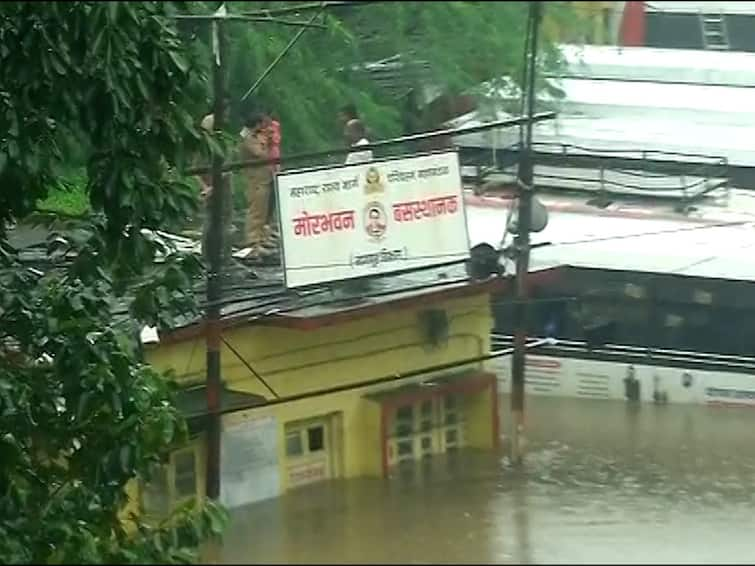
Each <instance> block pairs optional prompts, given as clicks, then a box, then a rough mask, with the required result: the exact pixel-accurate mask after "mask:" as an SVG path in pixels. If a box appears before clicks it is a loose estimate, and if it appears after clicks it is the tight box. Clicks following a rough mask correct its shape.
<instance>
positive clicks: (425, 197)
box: [277, 151, 469, 288]
mask: <svg viewBox="0 0 755 566" xmlns="http://www.w3.org/2000/svg"><path fill="white" fill-rule="evenodd" d="M277 191H278V195H279V196H280V200H279V202H280V206H279V211H280V218H281V237H282V244H283V266H284V273H285V278H286V286H287V287H289V288H291V287H301V286H304V285H312V284H316V283H322V282H326V281H338V280H342V279H351V278H354V277H366V276H370V275H377V274H381V273H389V272H393V271H401V270H404V269H411V268H415V267H424V266H429V265H435V264H441V263H446V262H450V261H455V260H463V259H466V258H467V257H469V237H468V235H467V226H466V217H465V214H464V200H463V198H462V186H461V176H460V170H459V158H458V155H457V153H456V152H455V151H449V152H444V153H434V154H429V155H418V156H414V157H408V158H401V159H386V160H381V161H371V162H367V163H360V164H355V165H344V166H338V167H330V168H327V169H314V170H308V171H294V172H291V173H282V174H280V175H278V177H277Z"/></svg>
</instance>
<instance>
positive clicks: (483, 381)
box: [380, 370, 499, 477]
mask: <svg viewBox="0 0 755 566" xmlns="http://www.w3.org/2000/svg"><path fill="white" fill-rule="evenodd" d="M430 379H432V378H430ZM486 389H490V393H491V395H492V396H493V410H492V414H493V416H492V418H493V423H492V425H493V447H494V448H497V447H498V442H499V424H498V422H499V421H498V378H497V376H496V374H494V373H490V372H486V371H477V370H472V371H470V372H468V373H467V374H465V376H463V377H459V378H458V379H456V380H453V381H449V382H447V383H441V384H438V385H437V386H435V387H428V388H427V389H424V390H423V389H420V390H413V391H408V392H407V393H405V394H403V395H396V396H395V397H390V398H386V399H385V400H383V401H380V446H381V447H382V457H383V477H388V469H389V466H388V421H389V416H390V414H391V413H392V412H394V411H395V410H396V408H397V407H400V406H402V405H414V404H415V403H420V402H422V401H427V400H429V399H435V398H437V397H442V396H444V395H447V394H449V393H461V394H463V395H472V394H474V393H479V392H482V391H485V390H486Z"/></svg>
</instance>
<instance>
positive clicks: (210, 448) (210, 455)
mask: <svg viewBox="0 0 755 566" xmlns="http://www.w3.org/2000/svg"><path fill="white" fill-rule="evenodd" d="M224 13H225V4H224V5H222V6H221V7H220V9H219V10H218V15H220V14H224ZM212 51H213V57H212V86H213V97H214V108H213V129H214V131H215V132H216V133H217V132H222V131H223V128H224V127H225V112H226V108H225V99H226V93H225V54H226V50H225V29H224V22H223V20H221V19H215V20H213V22H212ZM223 184H224V179H223V155H222V154H220V153H218V152H216V153H215V154H214V155H213V156H212V193H211V194H210V200H209V209H210V210H209V212H210V214H209V222H210V226H209V231H208V235H207V248H208V250H207V259H208V263H209V270H208V273H207V312H206V318H205V324H206V328H205V332H206V339H207V380H206V394H207V413H208V418H207V475H206V481H207V483H206V487H205V489H206V493H207V497H210V498H211V499H218V498H219V497H220V432H221V415H220V395H221V389H222V382H221V361H220V344H221V329H220V299H221V298H222V293H223V279H222V278H223V249H224V242H223V239H224V237H225V235H224V233H223V232H224V230H223V200H224V199H225V198H227V197H228V195H226V194H225V192H226V191H225V189H226V187H224V186H223Z"/></svg>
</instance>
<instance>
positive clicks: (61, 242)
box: [0, 2, 224, 563]
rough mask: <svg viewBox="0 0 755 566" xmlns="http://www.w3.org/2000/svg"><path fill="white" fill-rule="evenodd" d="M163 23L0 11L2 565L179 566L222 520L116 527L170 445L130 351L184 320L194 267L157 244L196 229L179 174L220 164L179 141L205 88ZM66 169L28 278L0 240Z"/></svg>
mask: <svg viewBox="0 0 755 566" xmlns="http://www.w3.org/2000/svg"><path fill="white" fill-rule="evenodd" d="M179 8H181V6H180V5H177V4H175V3H170V2H109V3H99V2H62V3H57V2H6V3H3V4H2V6H1V7H0V132H2V134H0V561H2V562H4V563H25V562H35V563H48V562H65V563H69V562H70V563H73V562H75V563H79V562H80V561H81V562H87V563H93V562H105V563H114V562H130V563H145V562H187V561H191V560H192V559H193V558H194V557H195V553H196V551H197V548H198V546H199V544H200V543H201V542H202V541H203V540H205V539H206V538H207V537H208V536H209V535H211V534H217V533H219V532H220V531H221V528H222V524H223V521H224V514H223V512H222V511H221V510H220V509H219V508H217V507H215V506H214V505H208V504H205V503H204V502H190V503H189V504H187V505H185V506H183V507H181V508H180V509H178V510H176V511H175V513H174V514H173V515H172V516H171V517H169V518H167V519H166V521H165V522H163V523H161V524H159V525H149V524H148V523H146V522H145V521H144V519H142V518H140V517H139V516H135V517H133V518H131V520H130V521H129V522H124V521H123V517H122V515H121V513H122V511H123V510H124V508H125V507H126V505H127V503H128V495H127V491H126V488H127V485H128V484H129V482H130V481H132V480H137V479H148V478H149V477H150V470H151V469H152V468H153V466H154V465H155V464H158V463H160V462H162V461H164V459H165V458H166V456H167V454H168V452H169V450H170V449H171V447H173V446H175V445H176V444H177V443H180V442H181V441H182V440H183V439H184V438H185V434H186V425H185V422H184V421H183V419H182V417H181V416H180V415H179V414H178V412H177V410H176V409H175V407H174V405H173V397H174V391H173V387H172V385H171V382H170V380H169V379H168V376H164V375H159V374H158V373H157V372H155V371H154V370H152V369H151V368H150V367H148V366H147V365H145V364H144V363H142V362H141V361H139V355H138V342H137V339H136V331H137V330H138V329H139V328H140V326H141V325H142V324H145V323H146V324H158V325H160V326H165V325H170V324H172V322H173V320H172V317H173V316H174V315H177V314H181V313H186V312H191V311H193V309H194V304H193V300H192V294H191V278H192V277H194V276H196V275H197V273H198V271H199V268H200V265H199V264H198V262H197V261H196V260H194V259H192V258H191V257H187V256H184V255H182V254H180V253H178V251H177V250H176V249H175V248H173V247H172V246H170V245H169V244H168V243H166V242H165V241H164V240H163V239H161V238H160V237H159V236H158V235H157V231H158V230H170V229H174V228H176V227H178V226H180V225H182V224H183V223H184V222H185V220H186V218H187V217H188V216H190V215H192V214H194V212H195V210H196V198H195V194H194V190H193V188H192V185H191V183H190V182H189V181H188V180H187V179H185V178H183V177H181V175H180V174H179V173H178V171H179V170H180V169H181V168H183V167H184V166H185V164H186V163H187V161H188V160H189V158H190V157H191V156H192V155H194V154H195V152H196V151H204V150H206V149H207V148H208V146H212V147H213V148H214V149H215V150H217V147H218V146H217V144H214V143H211V140H210V138H209V137H208V136H207V135H206V134H204V133H202V132H200V131H198V129H197V128H196V125H195V122H196V116H197V113H198V112H199V108H198V106H197V102H199V103H201V102H202V100H203V98H204V96H205V90H204V89H205V80H204V77H203V76H202V73H201V72H200V70H199V68H198V67H197V64H196V63H197V59H196V56H195V53H194V52H193V51H192V50H191V49H190V47H189V46H187V45H186V44H185V43H184V42H183V41H182V38H181V36H180V35H179V33H178V31H177V29H176V25H175V21H174V19H173V18H172V16H173V15H174V14H175V13H176V11H177V10H178V9H179ZM72 140H77V141H80V142H81V146H79V147H78V148H76V153H77V154H79V155H78V156H76V155H72V154H71V153H70V152H71V146H72V143H71V141H72ZM82 154H83V159H84V162H85V166H86V178H85V182H86V195H87V198H88V200H89V212H88V214H87V215H86V216H84V217H81V218H78V219H75V220H65V219H60V218H56V217H54V216H48V217H45V218H44V220H45V222H46V223H47V225H48V226H49V227H50V228H52V229H53V232H52V235H51V237H50V238H49V241H48V246H47V250H46V252H45V253H43V257H42V258H37V263H39V262H41V263H43V264H44V265H45V266H46V267H45V268H44V269H42V270H39V269H37V268H36V267H32V266H30V265H29V264H28V262H27V259H28V258H26V257H25V256H24V255H23V254H19V253H18V250H16V249H14V248H13V247H12V246H11V245H10V243H9V240H8V232H7V229H6V223H7V222H8V221H13V220H18V221H23V220H24V219H25V218H26V217H27V215H28V214H29V213H30V212H32V211H34V210H35V208H36V206H37V203H38V202H39V201H40V199H44V198H45V197H46V196H47V195H48V193H49V191H50V189H51V188H54V187H56V185H57V183H58V182H59V180H60V178H61V173H62V172H63V171H65V169H66V168H67V167H68V166H69V164H70V160H71V159H74V158H76V157H79V158H82ZM19 231H20V230H18V231H16V233H18V232H19ZM156 259H160V260H161V261H160V262H159V264H156V263H155V260H156ZM37 267H38V265H37ZM119 309H120V314H121V316H120V317H118V316H117V315H118V311H119Z"/></svg>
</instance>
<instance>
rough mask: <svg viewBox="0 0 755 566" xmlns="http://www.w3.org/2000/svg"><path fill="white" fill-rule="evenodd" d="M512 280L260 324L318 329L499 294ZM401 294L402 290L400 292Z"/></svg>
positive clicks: (280, 317)
mask: <svg viewBox="0 0 755 566" xmlns="http://www.w3.org/2000/svg"><path fill="white" fill-rule="evenodd" d="M509 283H510V281H509V279H489V280H488V281H481V282H477V283H469V284H467V285H460V286H458V287H452V288H448V289H441V290H438V291H434V292H428V293H427V294H424V293H423V294H420V295H412V296H409V297H405V298H402V299H395V300H392V301H386V302H384V303H376V304H371V305H364V306H360V307H355V308H351V309H349V310H342V311H337V312H333V313H328V314H323V315H320V316H311V317H307V316H303V315H301V314H297V312H296V311H293V312H291V313H282V314H274V315H272V316H270V317H268V318H266V319H263V320H261V321H260V322H258V323H257V324H259V325H264V326H278V327H284V328H294V329H296V330H316V329H318V328H322V327H324V326H334V325H336V324H343V323H347V322H352V321H354V320H359V319H362V318H371V317H374V316H378V315H381V314H386V313H389V312H395V311H397V310H403V309H405V308H411V307H414V306H417V304H418V303H419V301H420V300H421V303H422V305H427V304H433V303H439V302H443V301H447V300H449V299H455V298H461V297H469V296H472V295H477V294H481V293H499V292H503V291H506V290H508V288H509ZM397 292H398V293H400V291H397Z"/></svg>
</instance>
